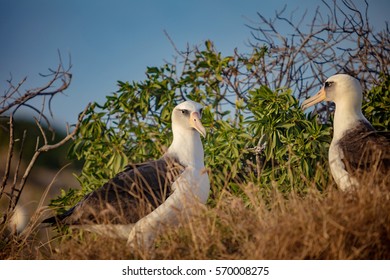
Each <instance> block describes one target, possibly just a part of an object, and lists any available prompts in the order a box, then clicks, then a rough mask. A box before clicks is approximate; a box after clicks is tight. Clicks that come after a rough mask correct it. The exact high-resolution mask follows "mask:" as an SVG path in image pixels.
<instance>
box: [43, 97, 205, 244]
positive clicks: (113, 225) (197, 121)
mask: <svg viewBox="0 0 390 280" xmlns="http://www.w3.org/2000/svg"><path fill="white" fill-rule="evenodd" d="M201 114H202V105H201V104H199V103H197V102H194V101H185V102H183V103H180V104H179V105H177V106H176V107H175V108H174V109H173V112H172V133H173V142H172V143H171V145H170V147H169V148H168V150H167V152H166V153H165V154H164V155H163V156H162V157H161V158H160V159H157V160H154V161H148V162H145V163H141V164H131V165H129V166H127V167H126V168H125V170H124V171H122V172H120V173H118V174H117V175H116V176H115V177H114V178H112V179H111V180H109V181H108V182H107V183H106V184H104V185H103V186H102V187H100V188H99V189H97V190H95V191H93V192H92V193H90V194H88V195H86V196H85V197H84V198H83V199H82V200H81V201H80V202H79V203H77V204H76V205H75V206H74V207H72V208H71V209H70V210H68V211H67V212H65V213H64V214H62V215H58V216H55V217H51V218H49V219H46V220H44V221H43V222H45V223H52V224H56V223H57V224H60V225H70V226H74V227H80V228H83V229H86V230H88V231H93V232H97V233H100V234H108V235H111V236H115V235H116V236H117V237H120V238H127V239H128V242H132V241H133V240H135V239H136V241H137V242H142V243H144V244H145V243H146V244H150V242H151V241H152V240H153V239H154V237H155V236H156V233H157V232H158V230H159V229H160V228H161V226H163V225H172V224H177V222H178V221H179V216H180V215H182V214H184V215H186V214H187V213H190V212H191V211H192V210H193V209H192V210H191V207H196V205H199V204H198V203H201V204H205V203H206V201H207V198H208V194H209V190H210V182H209V177H208V174H207V172H206V170H205V166H204V152H203V145H202V142H201V138H200V135H202V136H203V137H204V136H205V135H206V130H205V128H204V127H203V125H202V123H201Z"/></svg>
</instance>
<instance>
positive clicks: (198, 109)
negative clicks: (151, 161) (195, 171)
mask: <svg viewBox="0 0 390 280" xmlns="http://www.w3.org/2000/svg"><path fill="white" fill-rule="evenodd" d="M202 108H203V106H202V105H201V104H199V103H197V102H194V101H191V100H188V101H185V102H183V103H180V104H179V105H177V106H176V107H175V108H174V109H173V112H172V132H173V142H172V144H171V146H170V147H169V149H168V153H169V154H171V155H174V156H176V157H177V158H178V159H179V160H180V162H181V163H182V164H184V165H185V166H193V167H195V168H203V167H204V151H203V145H202V141H201V140H200V135H202V136H203V137H205V136H206V130H205V128H204V127H203V125H202V122H201V120H200V119H201V117H202Z"/></svg>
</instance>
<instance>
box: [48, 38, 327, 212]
mask: <svg viewBox="0 0 390 280" xmlns="http://www.w3.org/2000/svg"><path fill="white" fill-rule="evenodd" d="M265 53H266V52H265V50H264V49H261V50H256V49H255V50H254V53H253V54H252V55H250V57H249V58H246V59H245V58H244V56H240V55H238V54H235V55H234V56H227V57H223V56H222V55H221V54H220V53H218V52H217V51H216V50H215V49H214V46H213V44H212V43H211V42H210V41H207V42H206V44H205V48H204V50H199V49H194V50H193V51H192V52H191V53H188V54H187V57H186V59H185V61H184V62H183V70H182V71H179V70H178V69H177V67H176V66H175V65H173V64H166V65H164V66H162V67H149V68H148V69H147V71H146V76H147V79H146V80H144V81H141V82H132V83H130V82H121V81H119V82H118V86H119V90H118V92H116V93H114V94H113V95H111V96H107V99H106V102H105V103H104V104H103V105H99V104H97V103H95V104H93V105H92V106H91V107H90V109H89V111H88V112H87V114H86V117H85V118H84V120H83V123H82V126H81V128H80V131H79V134H78V136H77V139H76V140H75V141H74V143H73V145H72V147H71V149H70V151H69V155H70V156H71V157H75V158H77V159H82V160H84V161H85V164H84V166H83V169H82V172H81V174H80V175H79V176H78V180H79V181H80V185H81V187H82V189H81V190H80V191H72V192H69V193H67V194H63V195H62V196H61V198H59V199H58V200H57V201H54V202H53V203H54V205H57V206H70V205H72V204H73V203H74V202H75V201H77V200H78V199H79V197H81V196H84V195H85V194H86V193H89V192H91V191H92V190H94V189H96V188H98V187H100V186H101V185H102V184H104V182H105V181H107V180H108V179H109V178H111V177H112V176H114V175H115V174H116V173H117V172H119V171H120V170H122V169H123V167H124V166H125V165H126V164H128V163H129V162H140V161H145V160H148V159H154V158H158V157H160V156H161V155H162V154H163V153H164V152H165V151H166V149H167V147H168V146H169V144H170V143H171V141H172V135H171V132H170V128H171V124H170V114H171V110H172V108H173V107H174V106H175V105H176V104H177V103H179V102H182V101H184V100H185V99H186V98H189V99H192V100H195V101H198V102H201V103H203V104H204V105H205V108H204V113H203V117H202V122H203V123H204V126H205V127H207V128H208V134H207V137H206V139H205V140H204V148H205V161H206V166H207V167H208V168H209V170H210V177H211V178H210V179H211V184H212V190H213V194H214V195H216V194H217V193H218V191H220V190H222V189H228V190H230V191H232V192H234V193H238V192H239V188H238V187H237V184H239V183H243V182H249V181H251V182H255V183H256V184H257V185H258V186H259V188H260V190H262V193H263V194H267V190H269V189H270V188H271V187H277V188H278V189H279V190H280V191H282V192H284V193H288V192H289V191H291V189H292V188H296V189H297V190H299V191H305V190H306V189H307V188H308V187H309V186H311V185H312V184H313V183H312V182H313V179H312V178H314V185H316V186H317V187H318V188H320V189H321V188H323V186H325V185H326V182H327V180H328V177H329V176H328V172H327V163H326V155H327V149H328V145H329V144H328V143H329V142H330V129H329V126H328V125H321V124H319V123H318V122H317V120H316V119H315V118H314V117H309V118H306V117H305V115H304V113H303V112H302V110H301V109H300V107H299V102H298V100H297V99H296V98H295V97H294V96H293V95H292V93H291V90H290V89H276V90H271V89H269V88H267V87H265V86H261V87H256V84H255V83H252V84H251V85H248V86H247V87H246V90H245V91H242V90H241V89H242V88H244V84H245V81H247V75H249V74H248V72H250V69H251V67H253V63H254V60H256V59H257V60H259V59H261V56H263V55H265ZM212 197H213V196H212Z"/></svg>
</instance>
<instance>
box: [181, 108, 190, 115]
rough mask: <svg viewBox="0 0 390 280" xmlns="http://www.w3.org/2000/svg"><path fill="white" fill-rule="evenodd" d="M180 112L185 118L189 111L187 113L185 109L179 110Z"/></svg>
mask: <svg viewBox="0 0 390 280" xmlns="http://www.w3.org/2000/svg"><path fill="white" fill-rule="evenodd" d="M180 111H181V113H182V114H183V115H185V116H188V115H189V114H190V111H188V110H186V109H181V110H180Z"/></svg>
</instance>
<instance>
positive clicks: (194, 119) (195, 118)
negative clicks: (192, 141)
mask: <svg viewBox="0 0 390 280" xmlns="http://www.w3.org/2000/svg"><path fill="white" fill-rule="evenodd" d="M190 125H191V127H193V128H195V129H196V130H197V131H198V132H199V133H200V135H202V136H203V137H206V129H205V128H204V127H203V124H202V122H201V121H200V116H199V113H198V112H192V113H191V115H190Z"/></svg>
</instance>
